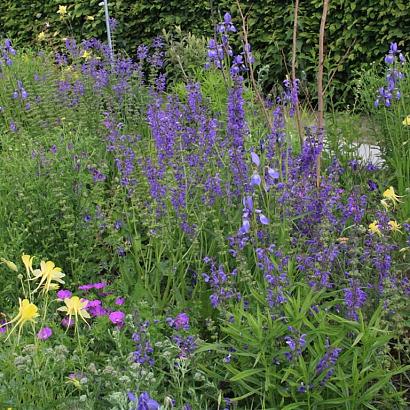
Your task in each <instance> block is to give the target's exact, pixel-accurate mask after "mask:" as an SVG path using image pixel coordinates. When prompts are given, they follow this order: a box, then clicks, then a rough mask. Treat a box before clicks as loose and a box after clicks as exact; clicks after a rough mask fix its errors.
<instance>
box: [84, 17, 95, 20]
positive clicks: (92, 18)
mask: <svg viewBox="0 0 410 410" xmlns="http://www.w3.org/2000/svg"><path fill="white" fill-rule="evenodd" d="M85 19H86V20H87V21H93V20H94V16H87V17H86V18H85Z"/></svg>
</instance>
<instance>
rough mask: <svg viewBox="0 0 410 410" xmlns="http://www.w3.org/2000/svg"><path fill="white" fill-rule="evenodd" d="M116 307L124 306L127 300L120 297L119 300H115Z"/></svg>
mask: <svg viewBox="0 0 410 410" xmlns="http://www.w3.org/2000/svg"><path fill="white" fill-rule="evenodd" d="M114 303H115V304H116V305H123V304H124V303H125V298H122V297H118V298H117V299H115V302H114Z"/></svg>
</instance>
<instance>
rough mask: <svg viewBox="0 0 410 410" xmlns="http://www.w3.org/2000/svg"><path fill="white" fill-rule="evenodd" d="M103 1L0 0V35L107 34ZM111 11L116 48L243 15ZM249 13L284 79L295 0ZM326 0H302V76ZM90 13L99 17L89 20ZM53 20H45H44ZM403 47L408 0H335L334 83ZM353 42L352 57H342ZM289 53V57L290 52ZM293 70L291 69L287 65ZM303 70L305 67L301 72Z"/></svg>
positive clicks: (117, 6)
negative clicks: (64, 15) (63, 16)
mask: <svg viewBox="0 0 410 410" xmlns="http://www.w3.org/2000/svg"><path fill="white" fill-rule="evenodd" d="M99 3H100V0H90V1H83V0H77V1H74V2H68V1H66V0H61V1H58V0H31V1H30V0H19V1H15V0H3V1H2V2H0V34H3V35H6V36H9V37H10V38H12V39H14V40H15V42H16V43H18V45H29V44H31V43H33V42H35V41H36V40H35V38H36V35H37V34H38V33H39V32H40V31H46V33H47V36H48V38H52V39H53V41H54V42H55V43H57V41H58V39H61V37H66V36H69V35H70V32H72V33H74V35H75V36H76V37H78V38H80V37H82V38H89V37H92V36H96V37H100V38H104V37H105V23H104V13H103V7H101V6H99ZM110 3H111V4H110V10H111V15H112V16H113V17H115V18H116V19H117V20H118V21H119V29H118V31H117V33H116V36H115V40H116V45H117V47H120V48H124V49H126V50H127V51H128V52H130V53H132V52H134V51H135V49H136V47H137V46H138V44H140V43H141V42H144V41H147V40H149V39H151V38H152V37H154V36H155V35H157V34H160V33H161V30H162V29H163V28H165V29H167V30H169V29H171V30H172V27H173V26H175V25H180V26H181V27H182V29H183V30H186V31H191V32H192V33H194V34H199V35H205V36H206V35H210V34H211V33H212V30H213V24H214V23H216V22H217V21H218V20H219V18H220V15H221V14H223V13H224V12H225V11H230V12H231V14H232V15H233V17H234V19H236V21H237V23H239V21H238V13H237V10H236V6H235V1H232V0H230V1H229V0H165V1H164V0H139V1H131V0H115V1H111V2H110ZM60 4H61V5H67V6H68V11H69V13H70V19H69V20H68V21H69V22H70V24H69V25H68V24H66V23H65V22H62V21H61V20H60V17H59V15H58V14H57V10H58V6H59V5H60ZM241 4H242V5H243V8H244V10H245V11H246V12H248V14H249V25H250V36H249V37H250V42H251V44H252V46H253V48H254V49H255V50H258V52H259V56H260V62H261V65H269V77H268V78H267V79H266V84H270V83H273V82H274V80H279V79H281V78H283V76H284V75H285V74H286V70H287V67H286V64H289V60H290V58H289V57H290V51H291V38H292V27H293V2H292V1H286V0H253V1H241ZM321 7H322V0H300V27H299V30H300V35H299V42H298V46H299V52H300V54H299V76H303V75H305V74H304V73H306V77H307V79H310V80H312V79H314V75H315V74H314V73H315V63H316V60H317V42H318V31H319V24H320V16H321ZM86 16H94V17H95V20H94V21H87V20H86ZM46 22H48V23H49V26H48V27H46V25H45V23H46ZM391 41H398V42H399V45H400V46H401V47H402V48H404V47H405V46H407V45H408V44H409V43H410V12H409V6H408V0H395V1H392V0H331V1H330V11H329V17H328V24H327V33H326V45H327V55H328V57H329V58H328V59H327V67H326V68H327V70H326V71H327V73H329V72H332V70H334V69H335V68H338V70H337V74H336V75H335V77H334V85H335V86H336V89H337V90H338V91H339V94H340V92H341V91H343V90H345V89H346V87H345V85H346V83H347V82H348V80H349V79H350V78H352V75H353V74H354V72H355V71H357V70H358V69H360V68H361V67H362V66H363V65H364V64H369V63H371V62H372V61H379V60H380V59H381V58H382V57H383V55H384V54H385V52H386V51H387V50H388V45H389V42H391ZM349 47H350V51H349V53H348V55H347V57H346V58H344V59H343V61H342V62H341V63H340V61H341V59H342V58H343V56H344V55H345V54H346V52H347V50H348V49H349ZM284 56H285V58H284ZM288 69H289V70H290V68H289V67H288ZM302 71H303V72H304V73H303V72H302Z"/></svg>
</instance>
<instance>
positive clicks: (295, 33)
mask: <svg viewBox="0 0 410 410" xmlns="http://www.w3.org/2000/svg"><path fill="white" fill-rule="evenodd" d="M298 15H299V0H295V6H294V14H293V42H292V90H293V87H294V86H295V84H296V52H297V50H296V49H297V38H298ZM295 108H296V123H297V127H298V134H299V141H300V147H301V148H302V145H303V129H302V125H301V119H300V111H299V96H298V102H297V104H296V107H295Z"/></svg>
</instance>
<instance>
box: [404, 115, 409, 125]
mask: <svg viewBox="0 0 410 410" xmlns="http://www.w3.org/2000/svg"><path fill="white" fill-rule="evenodd" d="M403 125H406V126H410V115H408V116H407V117H406V118H405V119H404V120H403Z"/></svg>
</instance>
